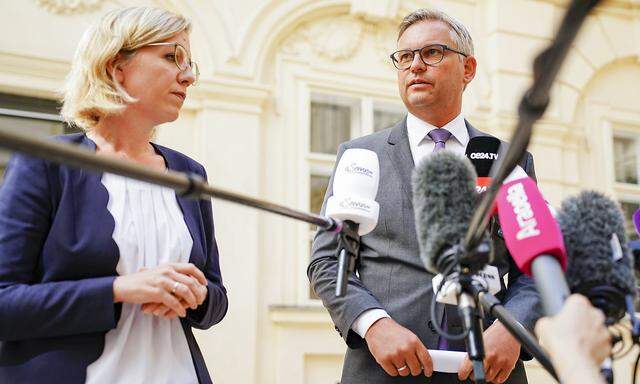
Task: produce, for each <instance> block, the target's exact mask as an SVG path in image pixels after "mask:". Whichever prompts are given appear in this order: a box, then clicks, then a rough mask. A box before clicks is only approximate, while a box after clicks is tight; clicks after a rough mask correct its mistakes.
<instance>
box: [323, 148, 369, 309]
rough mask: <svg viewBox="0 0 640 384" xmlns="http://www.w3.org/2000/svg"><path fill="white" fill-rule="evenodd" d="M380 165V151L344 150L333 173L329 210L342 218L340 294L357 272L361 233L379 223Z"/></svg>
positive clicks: (339, 240)
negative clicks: (377, 195) (350, 277)
mask: <svg viewBox="0 0 640 384" xmlns="http://www.w3.org/2000/svg"><path fill="white" fill-rule="evenodd" d="M379 181H380V165H379V163H378V155H376V153H375V152H373V151H370V150H368V149H360V148H350V149H347V150H346V151H344V153H343V154H342V157H341V158H340V161H339V162H338V166H337V167H336V171H335V174H334V176H333V195H332V196H331V197H329V199H328V200H327V206H326V208H325V214H326V215H327V216H329V217H331V218H333V219H338V220H341V221H342V229H341V230H340V234H339V235H338V236H339V237H338V249H337V253H338V273H337V275H336V293H335V294H336V296H338V297H340V296H344V294H345V292H346V290H347V282H348V279H349V275H350V274H351V273H353V272H354V270H355V266H356V260H357V258H358V253H359V250H360V236H363V235H366V234H367V233H369V232H371V231H373V229H374V228H375V227H376V225H377V224H378V215H379V214H380V204H378V203H377V202H376V201H375V200H374V199H375V198H376V194H377V193H378V182H379Z"/></svg>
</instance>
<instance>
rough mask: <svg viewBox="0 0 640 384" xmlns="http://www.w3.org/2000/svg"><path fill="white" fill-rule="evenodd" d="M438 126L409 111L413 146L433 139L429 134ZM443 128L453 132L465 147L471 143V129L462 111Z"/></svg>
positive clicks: (409, 128) (408, 117) (410, 136)
mask: <svg viewBox="0 0 640 384" xmlns="http://www.w3.org/2000/svg"><path fill="white" fill-rule="evenodd" d="M436 128H438V127H436V126H434V125H432V124H429V123H427V122H426V121H423V120H420V119H419V118H417V117H416V116H414V115H412V114H411V113H410V112H409V113H407V134H408V136H409V144H410V145H411V146H412V147H415V146H417V145H419V144H420V143H421V142H422V140H429V141H432V140H431V139H430V138H429V136H427V134H428V133H429V132H431V130H432V129H436ZM441 128H443V129H446V130H447V131H449V132H451V136H452V137H453V138H455V139H456V140H458V142H460V144H461V145H462V147H463V148H466V146H467V144H468V143H469V131H468V130H467V124H466V123H465V121H464V115H463V114H462V112H461V113H460V114H459V115H458V116H456V117H455V118H454V119H453V120H451V121H450V122H448V123H447V124H445V125H444V126H442V127H441Z"/></svg>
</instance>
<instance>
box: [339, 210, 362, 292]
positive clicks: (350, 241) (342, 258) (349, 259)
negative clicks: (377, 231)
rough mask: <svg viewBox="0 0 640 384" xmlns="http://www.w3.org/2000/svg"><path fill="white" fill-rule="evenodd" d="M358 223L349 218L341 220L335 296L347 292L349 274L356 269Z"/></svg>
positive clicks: (357, 259) (358, 250)
mask: <svg viewBox="0 0 640 384" xmlns="http://www.w3.org/2000/svg"><path fill="white" fill-rule="evenodd" d="M358 228H359V224H358V223H355V222H353V221H351V220H345V221H343V222H342V230H341V231H340V233H339V234H338V249H337V255H338V273H337V275H336V292H335V295H336V297H342V296H344V295H345V294H346V292H347V283H348V281H349V275H351V274H352V273H354V272H355V271H356V270H357V269H358V265H359V253H360V235H358Z"/></svg>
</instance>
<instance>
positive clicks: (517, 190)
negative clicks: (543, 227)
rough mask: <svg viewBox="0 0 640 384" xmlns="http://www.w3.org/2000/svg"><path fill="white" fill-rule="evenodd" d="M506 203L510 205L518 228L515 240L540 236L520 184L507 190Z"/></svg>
mask: <svg viewBox="0 0 640 384" xmlns="http://www.w3.org/2000/svg"><path fill="white" fill-rule="evenodd" d="M507 201H508V202H509V203H510V204H511V207H512V208H513V213H515V215H516V221H517V222H518V226H519V227H520V229H519V230H518V233H517V234H516V239H518V240H523V239H528V238H529V237H533V236H538V235H539V234H540V230H539V229H538V228H537V225H538V221H537V220H536V218H535V217H533V209H532V208H531V203H529V198H528V197H527V193H526V192H525V190H524V185H523V184H522V183H517V184H514V185H512V186H510V187H509V188H508V189H507Z"/></svg>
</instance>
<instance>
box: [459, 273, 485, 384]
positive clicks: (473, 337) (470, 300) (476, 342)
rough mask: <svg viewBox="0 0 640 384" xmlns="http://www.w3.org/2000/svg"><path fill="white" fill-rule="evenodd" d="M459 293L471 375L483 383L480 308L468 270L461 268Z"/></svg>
mask: <svg viewBox="0 0 640 384" xmlns="http://www.w3.org/2000/svg"><path fill="white" fill-rule="evenodd" d="M458 283H459V284H460V294H459V295H458V313H459V314H460V317H461V319H462V327H463V329H464V331H465V332H467V337H466V339H465V344H466V346H467V354H468V355H469V360H471V364H472V365H473V377H474V380H475V382H476V383H477V384H484V383H486V381H485V372H484V342H483V339H482V317H483V316H482V309H481V308H480V306H479V305H478V289H477V287H476V284H474V281H473V274H471V273H470V270H468V269H466V268H463V270H462V273H461V274H460V276H459V278H458Z"/></svg>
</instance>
